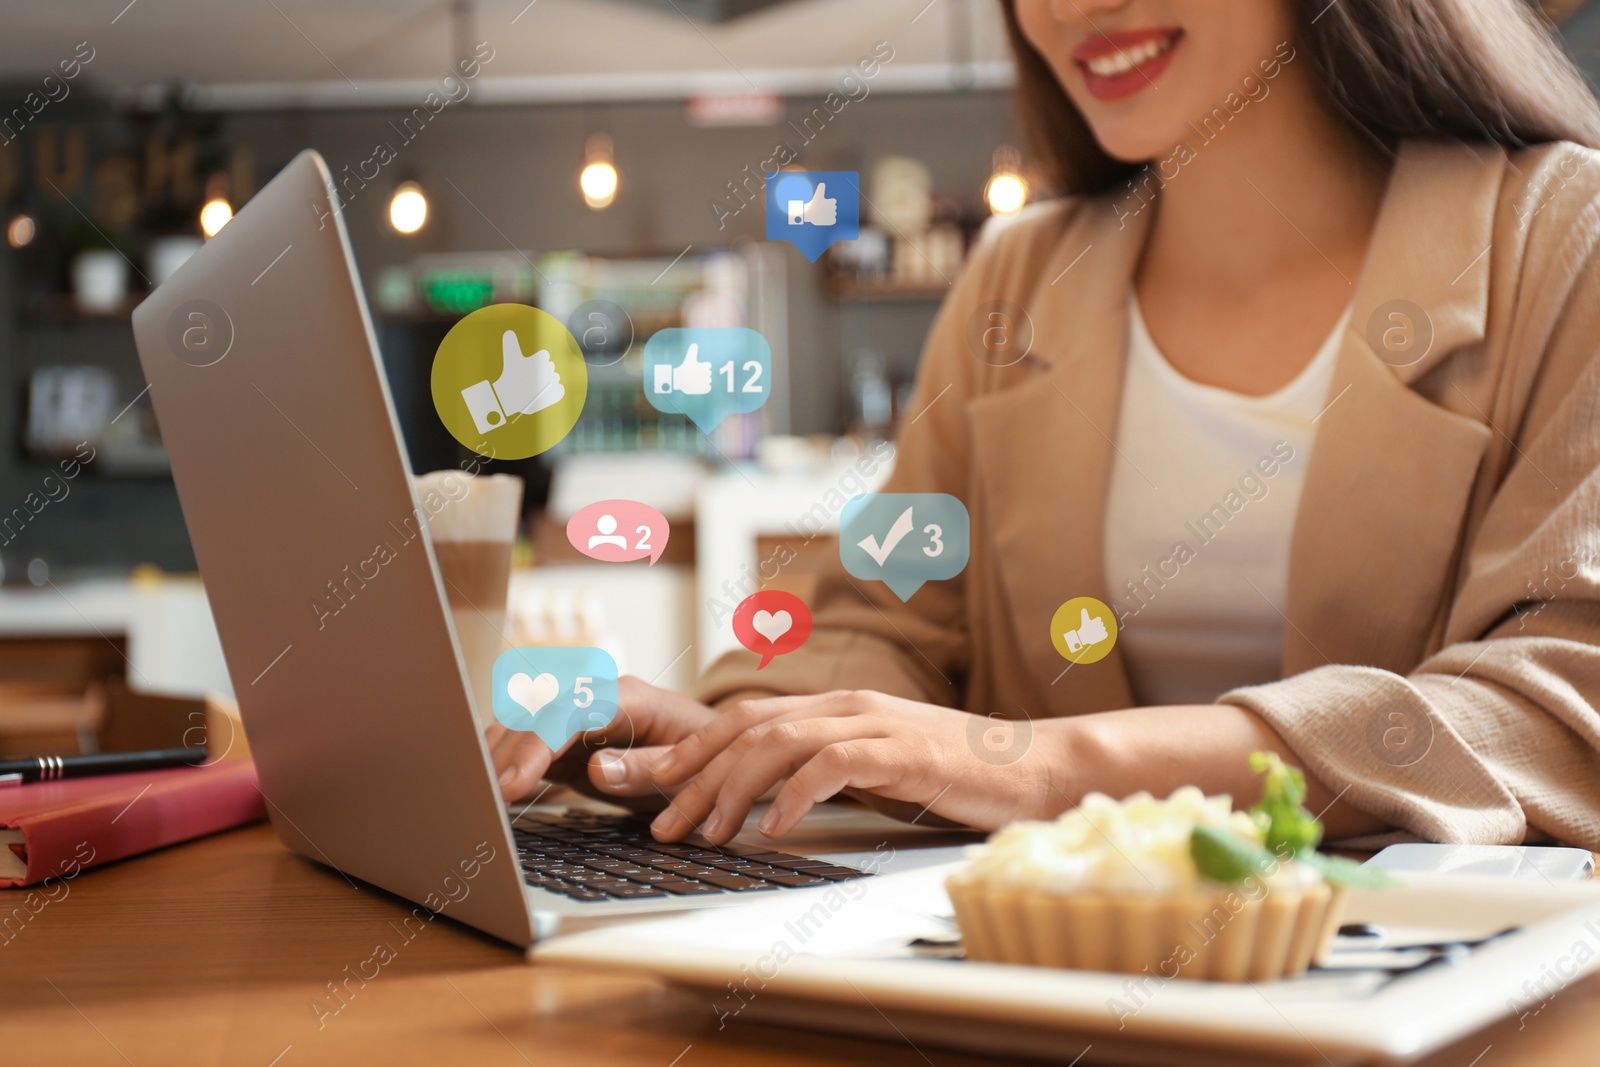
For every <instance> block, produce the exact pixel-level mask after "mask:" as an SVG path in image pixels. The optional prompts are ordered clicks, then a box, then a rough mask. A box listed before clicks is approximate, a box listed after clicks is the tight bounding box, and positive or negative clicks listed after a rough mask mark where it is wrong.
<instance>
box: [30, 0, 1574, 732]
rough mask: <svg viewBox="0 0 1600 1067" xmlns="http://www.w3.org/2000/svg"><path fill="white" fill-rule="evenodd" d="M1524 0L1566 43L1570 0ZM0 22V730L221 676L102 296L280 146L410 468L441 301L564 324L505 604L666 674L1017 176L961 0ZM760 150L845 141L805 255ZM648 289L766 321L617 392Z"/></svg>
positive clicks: (699, 659) (313, 7)
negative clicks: (340, 235)
mask: <svg viewBox="0 0 1600 1067" xmlns="http://www.w3.org/2000/svg"><path fill="white" fill-rule="evenodd" d="M1550 9H1551V13H1552V15H1553V16H1555V17H1559V18H1560V19H1562V20H1563V22H1564V28H1565V31H1566V33H1567V35H1568V40H1569V46H1570V47H1571V49H1572V51H1573V53H1574V55H1575V56H1576V57H1577V58H1578V59H1579V61H1580V63H1582V64H1583V65H1584V66H1585V67H1586V69H1589V70H1591V71H1593V70H1595V69H1596V66H1597V58H1600V49H1597V44H1596V42H1597V41H1600V11H1597V10H1596V9H1595V8H1594V7H1593V6H1590V7H1585V6H1584V5H1583V4H1581V3H1575V2H1572V0H1564V2H1562V3H1558V4H1553V5H1550ZM0 18H3V25H4V27H5V30H4V32H3V33H0V225H3V226H4V227H5V232H6V242H5V243H4V245H0V567H3V585H0V754H4V753H9V752H19V753H20V752H32V751H41V750H45V748H46V747H48V746H50V745H55V746H57V749H58V750H60V749H61V746H63V745H67V744H68V743H69V742H70V743H71V744H73V745H76V746H77V747H78V748H86V747H91V746H92V745H94V744H95V743H97V734H98V735H103V734H104V732H105V727H106V721H107V719H106V715H107V709H108V707H111V708H113V709H114V708H115V706H116V705H117V702H118V701H127V700H129V699H132V698H131V697H130V696H129V695H128V694H129V691H130V689H131V690H132V691H146V692H150V691H156V692H162V693H167V694H173V695H177V696H187V697H194V698H198V697H201V696H204V695H206V694H216V695H220V696H222V697H224V698H226V697H227V696H228V695H229V694H231V692H232V686H231V684H230V682H229V679H228V676H227V672H226V670H225V668H224V666H223V662H222V657H221V652H220V650H219V648H218V645H217V639H216V635H215V631H214V629H213V628H212V625H211V621H210V614H209V611H208V609H207V607H206V601H205V594H204V589H203V587H202V585H201V583H200V580H199V578H198V576H197V575H196V574H195V573H194V572H195V561H194V557H193V554H192V552H191V549H190V546H189V543H188V539H187V537H186V535H185V529H184V522H183V515H182V512H181V510H180V507H179V503H178V498H177V495H176V492H175V491H174V488H173V483H172V481H171V478H170V475H169V471H168V467H167V462H166V457H165V454H164V452H163V449H162V445H161V437H160V428H159V427H158V426H157V425H156V422H155V419H154V416H153V413H152V410H151V407H150V400H149V397H148V396H147V395H146V393H145V383H144V380H143V378H142V376H141V374H140V369H139V363H138V358H137V355H136V353H135V350H134V342H133V335H132V331H131V329H130V325H129V312H130V309H131V308H132V307H133V306H134V305H136V304H137V303H138V301H139V300H140V299H142V298H143V297H144V296H145V295H146V294H147V293H148V292H149V291H150V290H151V289H152V288H153V287H154V286H156V285H158V284H159V283H160V281H161V280H162V278H164V277H166V276H167V275H169V274H170V273H171V272H172V271H173V270H175V269H176V268H177V266H178V265H180V264H181V263H182V262H183V261H184V259H185V258H186V257H187V256H188V255H190V254H191V253H192V252H193V251H194V250H195V249H196V248H198V247H199V246H200V245H201V243H202V242H203V241H204V240H206V239H207V237H208V235H210V234H212V233H215V232H216V231H217V230H218V229H220V228H221V227H222V226H224V225H226V223H227V220H228V218H229V216H230V215H231V213H232V211H234V210H236V209H238V208H239V207H240V206H241V205H242V204H243V203H245V202H246V201H248V200H249V198H250V196H251V194H252V192H253V191H255V190H256V189H257V188H259V187H260V185H261V184H262V183H263V182H265V181H266V180H268V179H269V178H270V177H271V176H272V175H273V174H274V173H275V172H276V171H277V170H278V169H279V168H280V167H282V166H283V165H284V164H285V163H287V162H288V161H289V160H290V159H291V158H292V157H293V156H294V155H295V153H297V152H298V151H300V150H301V149H303V148H306V147H312V148H315V149H317V150H318V151H320V152H321V153H322V154H323V156H324V157H325V158H326V160H327V161H328V164H329V166H330V168H331V169H332V170H333V171H334V176H335V180H336V182H337V183H338V184H339V185H340V189H341V196H342V197H343V198H344V201H345V209H344V221H345V224H346V225H347V227H348V229H349V234H350V240H351V243H352V244H353V246H354V250H355V254H356V258H357V262H358V263H359V265H360V270H361V276H362V281H363V284H364V287H365V291H366V298H367V301H368V304H369V306H370V309H371V313H372V317H373V321H374V326H375V328H376V334H377V338H378V343H379V347H380V349H381V353H382V358H383V363H384V366H385V370H386V373H387V375H388V380H389V385H390V388H391V391H392V393H393V397H394V400H395V403H396V406H397V409H398V412H399V416H400V419H401V423H402V427H403V431H404V435H405V441H406V446H407V449H408V451H409V454H410V459H411V463H412V465H413V468H414V470H415V471H416V472H418V473H421V472H425V471H430V470H438V469H446V468H452V467H455V466H457V465H458V464H460V463H461V462H463V461H464V460H465V459H467V458H468V454H467V453H465V452H464V451H463V450H462V449H461V448H460V447H459V446H458V445H457V444H456V443H455V441H454V440H453V439H452V438H451V437H450V436H449V434H448V433H447V432H446V431H445V430H444V428H443V427H442V426H441V425H440V422H439V419H438V417H437V415H436V414H435V412H434V411H433V407H432V404H431V401H430V396H429V390H428V374H429V368H430V364H431V361H432V358H433V354H434V350H435V348H436V347H437V345H438V344H439V342H440V340H441V339H442V338H443V336H444V335H445V333H446V331H448V330H449V329H450V327H451V325H452V324H453V323H455V322H456V321H457V320H458V319H459V318H460V317H461V316H463V315H465V314H466V313H468V312H470V311H472V310H474V309H475V308H478V307H481V306H484V305H486V304H489V303H495V302H503V301H515V302H524V303H530V304H533V305H536V306H538V307H540V308H543V309H545V310H546V311H549V312H550V313H552V314H554V315H555V316H557V317H558V318H560V319H562V320H563V321H564V322H566V323H567V324H568V325H569V328H570V329H571V330H572V332H573V334H574V336H575V337H577V338H578V340H579V342H580V345H581V346H582V348H583V350H584V354H585V357H586V358H587V360H588V363H589V379H590V387H589V395H588V401H587V405H586V407H585V409H584V412H583V415H582V417H581V419H580V420H579V422H578V424H577V426H576V428H575V429H574V430H573V432H572V433H571V434H570V435H569V436H568V437H567V438H566V439H565V440H564V441H563V442H562V443H561V444H560V445H559V446H557V447H556V448H555V449H554V450H553V451H551V452H550V453H548V454H546V455H544V456H541V457H537V458H535V459H533V460H527V461H522V462H518V463H496V464H491V465H490V468H489V469H491V470H505V471H509V472H510V473H514V474H518V475H520V476H522V477H523V478H524V479H525V480H526V483H527V498H526V503H525V516H524V522H523V527H522V531H523V536H522V540H521V542H520V543H519V546H518V550H517V555H516V561H517V564H518V568H517V571H516V573H515V576H514V578H513V582H512V603H511V606H512V616H513V619H514V620H515V625H516V627H517V633H518V635H519V640H522V641H525V642H528V643H537V642H547V643H552V644H598V645H601V646H603V647H606V648H607V649H608V650H610V651H611V652H612V653H613V655H614V656H615V658H616V659H617V661H618V664H619V666H620V667H621V669H622V670H624V671H627V672H632V673H636V674H639V675H641V676H643V677H645V678H647V679H653V680H656V681H658V682H660V683H661V684H664V685H671V686H683V685H687V684H688V683H689V682H690V681H691V680H692V678H693V676H694V675H695V673H696V672H697V671H698V669H699V668H700V667H701V666H702V665H704V664H705V663H707V662H709V661H710V660H711V659H713V658H715V657H716V656H717V655H718V654H720V653H721V652H722V651H724V650H726V649H727V648H729V647H732V646H733V644H734V641H733V637H732V633H731V629H730V627H729V625H728V621H727V620H728V613H729V612H730V611H731V608H732V605H733V604H736V603H737V602H738V600H739V599H741V598H742V597H743V596H744V595H746V593H748V592H751V591H754V589H756V588H758V587H759V586H761V585H769V586H771V585H776V586H777V587H781V588H786V589H789V590H790V591H793V592H797V593H799V594H801V595H804V594H805V592H806V589H807V581H808V579H807V572H808V563H809V561H812V560H815V559H820V558H823V557H825V556H826V555H827V554H829V553H831V552H833V551H834V550H835V548H834V543H833V540H832V536H833V535H832V530H833V528H834V527H835V525H836V517H837V501H838V499H839V497H840V494H842V495H844V496H848V495H850V494H851V493H853V492H858V491H861V489H862V488H867V487H870V485H872V484H875V483H876V482H877V481H878V480H879V479H881V478H882V477H883V475H884V474H885V473H886V472H887V470H888V466H889V463H890V462H891V460H890V458H889V455H890V453H889V450H888V449H887V448H886V447H885V446H883V445H882V444H881V443H882V442H885V441H890V440H892V439H893V436H894V432H895V427H896V424H897V422H898V421H899V420H900V419H902V418H903V417H906V411H905V405H906V400H907V396H908V389H909V385H910V382H911V380H912V378H913V376H914V374H915V372H916V366H917V359H918V353H919V349H920V347H921V344H922V342H923V339H924V337H925V335H926V333H927V331H928V328H929V325H930V323H931V322H932V320H933V316H934V314H935V312H936V311H937V309H938V306H939V302H940V300H941V299H942V298H943V296H944V294H945V292H946V290H947V289H948V287H949V285H950V282H951V280H952V279H953V278H955V277H956V276H957V274H958V273H959V271H960V269H961V264H962V259H963V256H964V254H965V251H966V249H967V247H968V246H969V245H970V243H971V242H972V240H973V237H974V234H975V233H976V231H977V229H978V227H979V226H981V225H983V224H984V223H985V222H986V221H987V220H988V219H989V218H990V217H991V216H994V215H1005V214H1008V213H1012V212H1015V211H1016V210H1018V209H1019V208H1021V207H1022V206H1023V205H1024V204H1025V203H1026V202H1028V201H1030V200H1037V199H1040V198H1041V197H1044V196H1047V195H1048V193H1049V191H1048V190H1047V189H1044V188H1041V187H1040V184H1039V182H1038V180H1037V175H1036V174H1035V173H1034V171H1033V169H1032V166H1031V163H1030V159H1029V155H1028V152H1027V149H1026V146H1025V145H1024V144H1023V142H1022V139H1021V135H1020V131H1019V129H1018V127H1017V124H1016V122H1015V120H1014V117H1013V112H1012V101H1011V98H1010V84H1011V69H1010V62H1009V58H1008V53H1007V48H1006V42H1005V34H1004V29H1003V25H1002V23H1001V19H1000V16H999V8H998V5H997V4H996V3H995V0H870V2H864V0H273V2H270V3H265V4H259V3H248V4H247V3H240V2H218V0H209V2H208V0H133V2H132V3H129V2H128V0H52V2H51V3H47V4H46V3H36V2H23V0H5V2H3V3H0ZM463 63H465V64H466V65H465V66H462V65H461V64H463ZM462 71H466V72H470V73H468V74H462V73H461V72H462ZM783 164H788V165H790V166H792V167H795V168H797V169H804V170H838V171H856V172H858V173H859V175H860V183H861V190H862V194H863V195H862V205H861V209H862V229H861V236H860V239H859V240H857V241H853V242H845V243H841V244H839V245H836V246H834V248H833V249H832V250H831V251H830V252H829V253H828V254H826V255H824V256H823V257H822V258H820V259H819V260H818V261H817V262H815V263H811V262H808V261H807V260H806V259H805V258H804V257H803V256H802V255H800V254H799V253H798V252H797V251H796V249H795V248H794V247H792V246H791V245H789V244H786V243H778V242H769V241H767V240H766V239H765V212H764V205H763V203H762V200H761V197H762V184H761V175H762V172H763V170H764V169H769V168H772V167H775V166H778V165H783ZM285 313H286V314H292V313H293V309H285ZM685 323H690V324H694V323H699V324H715V325H747V326H750V327H753V328H755V329H757V330H759V331H760V332H761V333H762V334H763V336H765V338H766V339H767V340H768V342H769V343H770V345H771V348H772V353H773V377H774V381H773V390H772V397H771V400H770V401H769V402H768V403H767V404H766V405H765V406H764V407H763V408H761V409H760V410H759V411H756V412H754V413H752V414H749V415H744V416H735V417H733V418H730V419H729V420H728V421H727V422H725V423H723V424H722V425H721V426H720V427H718V428H717V429H716V430H715V431H714V432H713V433H712V434H711V435H709V436H708V435H704V434H701V433H700V432H699V431H698V430H696V429H695V428H694V427H693V426H692V425H691V424H689V423H688V422H687V421H686V420H684V419H682V418H681V417H675V416H667V415H663V414H661V413H660V412H657V411H656V410H655V409H654V408H653V407H651V406H650V405H649V404H648V403H647V402H646V398H645V396H644V393H643V390H642V388H641V381H640V379H641V366H642V364H641V353H642V349H643V346H644V343H645V341H646V340H647V339H648V337H649V336H650V335H651V334H652V333H653V332H654V331H656V330H660V329H663V328H667V327H672V326H678V325H682V324H685ZM69 472H70V473H69ZM245 489H246V491H247V487H245ZM612 497H629V498H633V499H637V500H641V501H643V502H645V503H648V504H650V505H652V506H654V507H657V508H658V509H660V510H661V511H662V512H663V513H665V514H666V515H667V516H668V517H669V518H670V519H671V521H672V524H673V529H672V535H671V540H670V543H669V545H668V549H667V552H666V554H665V555H664V556H663V558H662V559H661V561H660V562H659V563H658V564H656V565H655V566H649V565H647V564H646V563H644V562H635V563H629V564H603V563H594V562H591V561H590V560H587V559H585V558H583V557H582V556H580V555H579V554H578V553H576V552H575V551H574V550H573V549H572V548H571V547H570V546H569V545H568V544H567V541H566V537H565V534H564V526H565V522H566V519H567V517H569V516H570V515H571V514H572V513H573V512H574V511H576V510H577V509H578V508H580V507H582V506H583V505H584V504H587V503H589V502H591V501H594V500H600V499H606V498H612ZM819 505H820V506H819ZM295 521H301V522H308V523H314V522H316V521H317V517H316V516H315V515H311V514H308V515H304V516H296V517H295ZM778 553H781V554H782V556H783V558H784V559H785V560H786V561H788V560H789V559H790V558H791V557H792V560H793V561H792V562H786V563H785V565H784V566H783V567H782V568H768V567H764V566H763V563H764V562H765V561H768V560H771V559H772V558H773V557H774V555H775V554H778ZM65 750H68V751H71V750H74V749H73V748H71V747H68V748H66V749H65Z"/></svg>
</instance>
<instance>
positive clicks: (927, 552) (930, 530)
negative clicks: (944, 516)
mask: <svg viewBox="0 0 1600 1067" xmlns="http://www.w3.org/2000/svg"><path fill="white" fill-rule="evenodd" d="M922 532H923V533H925V534H927V535H928V537H929V538H930V539H931V540H932V541H933V544H931V545H929V546H928V547H927V548H924V549H923V550H922V554H923V555H924V556H929V557H932V556H937V555H939V554H940V553H942V552H943V551H944V542H943V541H941V540H939V538H941V537H943V536H944V531H943V530H941V529H940V528H939V525H938V524H937V523H932V522H930V523H928V525H926V526H924V527H923V528H922Z"/></svg>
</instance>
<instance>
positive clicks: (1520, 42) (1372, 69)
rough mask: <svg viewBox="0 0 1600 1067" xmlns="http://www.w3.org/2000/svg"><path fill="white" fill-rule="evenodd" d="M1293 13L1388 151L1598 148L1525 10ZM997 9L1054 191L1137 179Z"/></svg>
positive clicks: (1325, 68) (1354, 111) (1007, 1)
mask: <svg viewBox="0 0 1600 1067" xmlns="http://www.w3.org/2000/svg"><path fill="white" fill-rule="evenodd" d="M1292 2H1293V4H1294V21H1295V38H1294V41H1293V42H1292V43H1293V44H1294V46H1295V47H1296V48H1297V49H1300V50H1303V51H1304V53H1305V54H1306V55H1307V56H1308V57H1309V59H1310V61H1311V65H1312V69H1313V70H1314V71H1315V72H1316V76H1317V81H1318V82H1319V83H1320V84H1321V86H1322V88H1323V91H1324V93H1325V94H1326V98H1327V100H1328V102H1329V104H1330V105H1331V106H1332V107H1333V108H1334V110H1335V111H1336V112H1337V113H1339V114H1341V115H1343V116H1344V117H1345V118H1346V119H1347V120H1348V121H1349V122H1350V123H1351V124H1352V125H1353V126H1354V127H1355V128H1356V129H1358V130H1360V131H1363V132H1365V133H1366V134H1367V135H1368V136H1369V137H1370V138H1372V139H1373V140H1375V141H1376V142H1378V143H1379V144H1382V145H1383V146H1385V147H1386V148H1388V149H1390V150H1393V149H1394V148H1395V147H1396V146H1397V145H1398V144H1399V142H1401V141H1403V140H1408V139H1421V140H1433V141H1445V140H1450V141H1477V142H1497V143H1499V144H1503V145H1506V146H1508V147H1520V146H1523V145H1530V144H1540V143H1544V142H1547V141H1574V142H1577V143H1578V144H1582V145H1586V146H1588V147H1590V148H1600V104H1597V103H1596V101H1595V98H1594V95H1593V94H1592V93H1591V92H1590V91H1589V86H1588V83H1587V82H1585V81H1584V79H1583V75H1582V74H1580V73H1579V72H1578V69H1577V68H1576V67H1574V66H1573V65H1572V62H1571V60H1569V59H1568V58H1567V56H1566V53H1564V52H1563V51H1562V50H1561V46H1560V45H1559V44H1558V43H1557V42H1556V40H1555V36H1554V31H1553V28H1552V27H1551V25H1550V23H1549V22H1548V21H1546V20H1545V19H1544V18H1543V17H1542V16H1541V15H1539V14H1538V13H1537V12H1535V10H1534V9H1533V8H1532V7H1530V6H1529V5H1528V4H1527V3H1525V2H1523V0H1477V2H1472V0H1338V2H1337V3H1334V4H1329V3H1328V2H1327V0H1292ZM1000 4H1001V7H1002V9H1003V10H1004V12H1005V19H1006V30H1007V32H1008V34H1009V35H1010V37H1011V47H1012V49H1013V51H1014V52H1015V55H1016V67H1017V107H1018V110H1019V112H1020V113H1021V118H1022V124H1023V127H1024V129H1025V131H1026V133H1027V134H1028V137H1029V139H1030V141H1032V142H1033V147H1034V151H1035V152H1036V153H1037V154H1038V155H1039V157H1040V158H1041V160H1042V162H1043V164H1044V167H1045V170H1046V172H1047V177H1048V178H1049V179H1050V180H1051V183H1052V184H1053V185H1054V186H1055V187H1056V189H1057V191H1059V192H1064V193H1095V192H1100V191H1102V190H1105V189H1107V188H1110V187H1111V186H1112V185H1114V184H1116V183H1117V182H1118V181H1120V180H1122V179H1124V178H1127V177H1129V176H1131V175H1132V174H1133V173H1135V172H1136V171H1137V170H1139V168H1140V166H1142V164H1137V163H1124V162H1122V161H1121V160H1117V159H1113V158H1112V157H1111V156H1109V155H1107V154H1106V152H1105V151H1104V150H1103V149H1102V148H1101V147H1100V146H1099V144H1098V143H1096V141H1095V139H1094V134H1093V133H1092V132H1091V131H1090V129H1089V126H1088V123H1086V122H1085V121H1084V118H1083V116H1082V115H1081V114H1080V113H1079V112H1078V109H1077V108H1076V107H1075V106H1073V103H1072V101H1071V99H1070V98H1068V96H1067V94H1066V92H1065V91H1063V90H1062V88H1061V83H1060V82H1058V81H1057V80H1056V77H1055V74H1054V72H1053V71H1051V69H1050V65H1049V64H1048V63H1046V62H1045V59H1044V57H1043V56H1042V55H1040V54H1039V51H1038V49H1036V48H1034V47H1033V45H1032V44H1030V43H1029V42H1028V39H1027V38H1026V37H1024V36H1023V34H1022V29H1021V27H1020V26H1019V25H1018V23H1017V9H1016V0H1000ZM1469 5H1470V8H1471V10H1470V11H1469V10H1468V8H1469Z"/></svg>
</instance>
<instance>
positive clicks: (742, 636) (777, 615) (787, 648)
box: [733, 589, 811, 671]
mask: <svg viewBox="0 0 1600 1067" xmlns="http://www.w3.org/2000/svg"><path fill="white" fill-rule="evenodd" d="M733 636H735V637H737V638H738V639H739V643H740V644H741V645H743V646H744V647H745V648H748V649H749V650H750V651H751V652H754V653H755V654H756V655H758V656H760V657H761V662H760V663H758V664H757V665H756V670H758V671H759V670H760V669H761V668H762V667H765V666H766V665H767V664H769V663H771V662H772V657H773V656H782V655H784V654H785V653H789V652H793V651H794V650H795V649H797V648H799V647H800V646H801V645H803V644H805V643H806V638H808V637H810V636H811V609H810V608H808V607H806V602H805V601H804V600H801V599H800V598H799V597H797V596H795V595H794V594H793V593H785V592H783V591H781V590H778V589H765V590H763V591H761V592H759V593H751V594H750V595H749V596H747V597H745V598H744V600H742V601H740V603H739V606H738V607H737V608H735V609H734V612H733Z"/></svg>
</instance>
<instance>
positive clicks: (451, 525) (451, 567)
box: [416, 470, 522, 725]
mask: <svg viewBox="0 0 1600 1067" xmlns="http://www.w3.org/2000/svg"><path fill="white" fill-rule="evenodd" d="M416 487H417V499H418V500H419V501H420V502H421V504H422V512H423V514H424V515H426V516H427V517H428V533H429V534H430V536H431V537H432V540H433V553H434V556H435V557H436V558H437V559H438V561H439V574H440V576H441V577H442V578H443V579H444V591H445V596H446V598H447V599H448V600H449V602H450V616H451V619H452V621H453V622H454V623H455V628H456V640H457V641H459V642H460V643H461V656H462V659H464V660H465V661H466V667H467V677H468V678H469V679H470V680H471V683H472V695H473V700H474V702H475V703H476V704H477V706H478V720H479V722H481V723H483V724H484V725H487V724H489V723H491V722H493V721H494V711H493V705H492V703H491V702H492V699H493V687H492V685H491V680H490V679H491V675H492V674H493V672H494V661H495V657H496V656H498V655H499V654H500V652H501V650H502V648H504V647H505V645H506V638H505V636H504V635H505V630H506V593H507V590H508V588H509V586H510V582H511V550H512V548H513V547H514V546H515V544H516V540H517V518H518V516H519V515H520V514H521V511H522V479H521V478H518V477H515V476H513V475H510V474H489V475H481V476H474V475H470V474H467V473H465V472H463V471H453V470H452V471H434V472H432V473H430V474H423V475H420V476H418V478H417V479H416Z"/></svg>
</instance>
